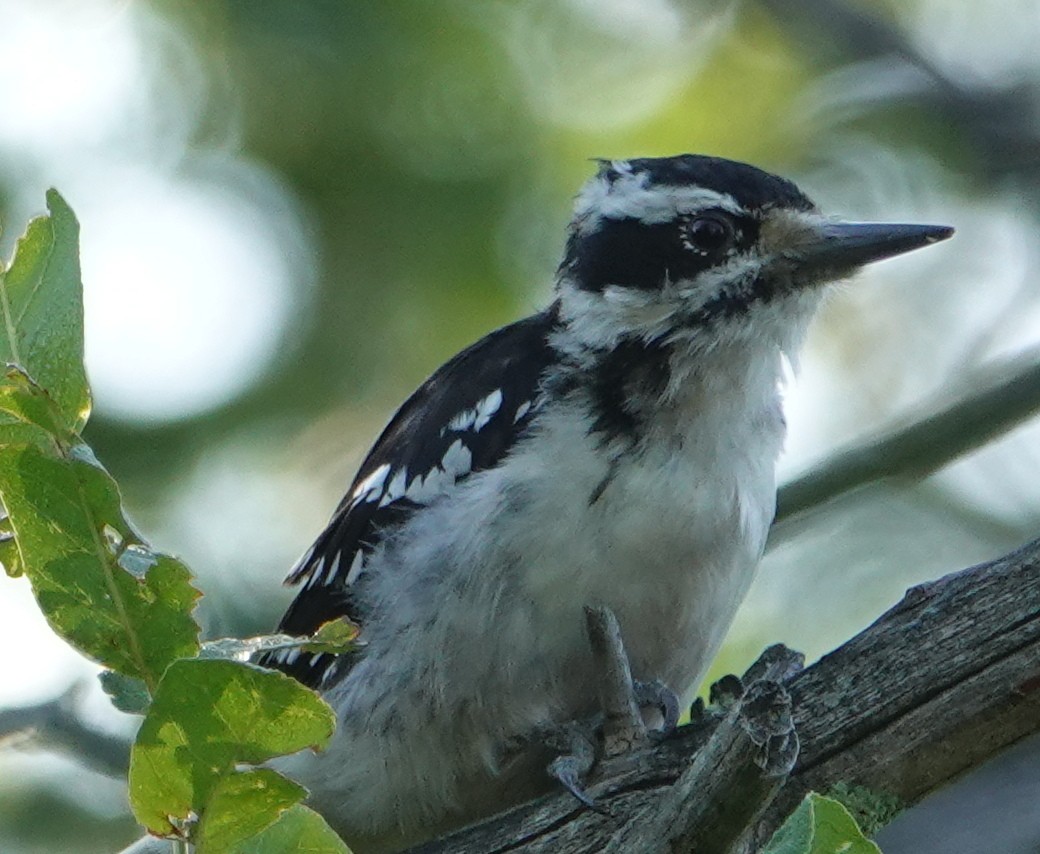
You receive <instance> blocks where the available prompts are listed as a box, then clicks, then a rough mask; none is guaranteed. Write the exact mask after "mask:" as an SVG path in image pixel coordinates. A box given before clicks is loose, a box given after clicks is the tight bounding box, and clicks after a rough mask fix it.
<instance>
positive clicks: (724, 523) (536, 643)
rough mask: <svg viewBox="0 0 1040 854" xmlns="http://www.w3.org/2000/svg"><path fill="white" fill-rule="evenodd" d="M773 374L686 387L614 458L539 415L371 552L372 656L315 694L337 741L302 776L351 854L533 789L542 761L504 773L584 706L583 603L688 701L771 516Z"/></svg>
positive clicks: (721, 377)
mask: <svg viewBox="0 0 1040 854" xmlns="http://www.w3.org/2000/svg"><path fill="white" fill-rule="evenodd" d="M760 355H761V354H759V356H760ZM720 358H721V354H720ZM774 361H775V362H778V359H775V360H769V359H765V360H763V359H761V358H758V359H757V360H749V361H748V362H745V363H744V364H742V365H729V364H724V365H721V366H714V367H713V369H712V370H710V371H707V372H706V374H707V375H708V376H711V377H712V378H713V379H712V385H711V386H705V385H704V384H700V385H698V384H697V381H696V379H695V378H692V379H691V381H690V382H689V383H688V384H687V385H686V387H685V392H684V393H683V394H680V395H678V396H677V397H676V398H675V400H674V401H672V403H671V404H670V405H669V406H668V407H665V408H663V409H662V411H661V413H660V418H658V419H656V420H655V422H654V424H653V425H652V426H651V428H650V429H651V430H652V431H654V432H653V434H652V435H651V436H650V437H649V439H650V441H648V442H647V443H646V444H645V447H643V448H642V449H641V450H638V451H636V452H631V453H627V454H621V455H620V456H618V457H617V458H616V460H615V461H614V462H611V459H610V458H609V456H608V455H606V454H604V452H603V448H602V447H601V445H600V442H601V439H600V438H598V437H597V436H596V435H590V434H589V432H588V419H587V417H585V416H583V414H582V413H581V412H580V411H579V410H577V409H575V410H574V411H568V409H567V408H561V407H554V408H551V409H550V410H549V411H547V413H545V414H544V417H542V418H541V419H540V421H539V427H538V429H539V431H540V433H539V435H538V436H537V437H536V439H535V440H532V441H530V442H527V443H523V444H521V445H520V446H518V448H517V449H516V451H515V452H514V453H513V454H512V455H511V456H510V457H509V458H508V459H507V461H506V462H505V463H504V464H503V465H501V466H499V467H497V468H495V469H491V470H487V471H483V472H479V473H477V474H474V475H472V476H471V477H470V478H468V479H467V480H466V481H465V482H463V483H462V484H460V489H459V490H457V491H456V492H455V493H454V494H453V495H451V496H448V497H446V498H445V499H443V500H440V501H439V502H437V503H435V504H434V505H431V507H429V508H428V509H427V510H425V511H424V512H422V513H420V514H417V515H416V516H415V517H413V521H412V522H411V523H410V524H409V525H408V526H407V528H406V529H405V530H404V531H403V532H402V534H401V536H400V537H399V538H398V539H397V540H396V541H395V542H393V543H392V544H390V545H389V546H388V548H387V549H386V550H384V551H383V552H382V553H380V554H377V555H374V556H373V564H372V566H371V569H370V572H372V578H373V582H372V584H373V588H372V590H371V597H372V605H373V607H374V609H375V615H374V619H373V621H372V622H371V623H370V624H369V625H367V626H366V627H365V630H364V633H363V637H364V638H365V639H366V640H367V642H368V648H367V650H366V653H365V657H364V660H363V661H362V662H361V663H360V664H359V665H358V666H357V667H356V668H355V669H354V670H353V671H352V672H351V674H350V675H349V676H348V677H347V678H346V679H345V680H344V681H343V682H342V683H340V684H338V685H336V686H334V687H333V688H331V689H330V691H329V692H328V699H329V700H330V702H332V704H333V705H334V707H335V708H337V710H338V711H339V714H340V720H341V725H340V729H339V730H338V731H337V735H336V740H335V742H334V744H333V746H332V748H330V750H329V751H328V752H327V753H326V754H325V755H324V756H323V757H322V758H321V759H320V760H318V761H317V762H315V761H314V760H313V759H311V760H310V761H309V762H306V763H303V764H302V765H301V767H300V768H299V769H297V770H302V773H301V774H300V776H301V778H302V779H301V782H303V783H304V784H305V785H309V786H310V787H311V788H312V789H313V790H314V799H315V801H316V803H317V805H318V806H319V807H321V808H322V809H323V810H324V811H325V812H327V813H330V814H331V818H332V820H333V821H334V824H335V826H337V827H338V828H339V829H341V830H343V831H344V832H345V833H346V836H347V839H348V840H349V841H350V842H351V843H352V844H353V845H356V846H359V847H358V849H357V850H365V844H366V843H367V844H368V845H369V847H370V850H381V849H380V845H381V843H380V842H379V840H380V839H383V838H386V834H388V833H391V832H393V833H396V832H398V831H403V833H404V834H405V835H404V836H403V837H399V838H407V836H408V834H409V833H415V834H417V835H418V836H422V835H423V834H424V833H427V832H428V830H429V828H431V827H435V826H438V825H439V824H440V823H441V822H444V823H445V824H446V825H451V824H453V823H457V822H458V821H459V820H460V817H466V818H472V817H475V816H479V815H480V814H482V813H486V812H487V811H488V810H493V809H496V808H501V807H502V806H503V805H504V804H505V803H506V802H508V800H509V799H510V798H516V797H520V796H522V795H523V794H524V792H525V791H527V789H525V786H527V787H528V788H529V787H530V786H535V787H536V788H537V787H538V786H542V785H545V777H544V773H543V770H542V767H543V765H542V764H538V765H535V766H525V771H524V772H523V773H524V775H525V776H524V777H517V776H516V773H517V772H516V771H515V768H513V770H512V771H506V770H505V769H503V767H502V765H501V763H502V761H503V759H504V757H506V756H507V755H508V754H509V752H510V750H515V747H516V744H517V740H518V739H519V738H522V737H524V736H526V735H529V734H530V733H532V732H533V731H534V730H535V728H536V727H538V726H540V725H543V724H546V723H549V722H552V721H557V722H559V721H565V720H569V719H571V718H574V717H575V716H578V715H584V714H587V713H589V712H591V711H593V710H594V708H595V699H594V698H595V689H596V685H595V679H596V674H595V673H594V672H593V671H592V669H591V667H590V663H589V652H588V642H587V639H586V637H585V633H584V621H583V616H582V608H583V606H584V605H586V604H605V605H608V606H610V607H611V608H612V609H613V610H614V612H615V613H616V614H617V616H618V618H619V620H620V622H621V626H622V631H623V634H624V637H625V642H626V644H627V647H628V651H629V655H630V658H631V660H632V665H633V672H634V675H635V676H636V677H637V678H642V679H648V680H650V679H655V678H659V679H662V680H664V681H665V682H666V684H668V685H669V686H670V687H672V688H673V690H676V691H677V692H679V693H681V694H685V695H686V697H687V698H688V697H689V694H690V693H691V692H692V691H693V690H694V689H695V687H696V681H697V680H698V679H699V678H700V677H701V675H702V674H703V671H704V669H705V668H706V666H707V664H708V663H709V661H710V659H711V657H712V656H713V655H714V653H715V652H716V650H717V648H718V645H719V643H720V642H721V640H722V636H723V634H724V632H725V630H726V628H727V627H728V625H729V622H730V620H731V619H732V616H733V613H734V611H735V610H736V607H737V605H738V604H739V602H740V600H741V599H742V598H743V595H744V593H745V591H746V589H747V586H748V584H749V583H750V580H751V577H752V575H753V572H754V568H755V565H756V564H757V562H758V559H759V557H760V556H761V552H762V549H763V546H764V543H765V536H766V532H767V530H768V526H769V522H770V520H771V517H772V513H773V502H774V494H775V488H774V481H773V466H774V462H775V458H776V455H777V453H778V451H779V447H780V442H781V438H782V433H783V422H782V418H781V416H780V411H779V400H778V393H777V388H776V384H777V376H778V371H779V365H778V364H772V362H774ZM764 362H765V363H767V366H768V368H769V369H768V370H766V369H765V367H764V366H763V363H764ZM749 365H757V367H756V368H755V369H754V370H752V368H751V367H749ZM728 369H732V371H733V372H735V373H738V374H740V376H728V375H727V371H728ZM605 480H606V486H605V487H604V486H603V484H604V481H605ZM597 493H598V497H595V500H593V501H591V502H590V498H592V497H594V496H597ZM446 532H447V533H446ZM451 532H456V533H457V536H451V535H450V534H451ZM420 828H422V830H420Z"/></svg>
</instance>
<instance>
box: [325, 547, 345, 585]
mask: <svg viewBox="0 0 1040 854" xmlns="http://www.w3.org/2000/svg"><path fill="white" fill-rule="evenodd" d="M341 557H343V552H336V559H335V560H333V561H332V564H331V565H330V566H329V571H328V572H327V573H326V575H325V584H332V583H333V582H334V581H335V580H336V573H338V572H339V561H340V558H341Z"/></svg>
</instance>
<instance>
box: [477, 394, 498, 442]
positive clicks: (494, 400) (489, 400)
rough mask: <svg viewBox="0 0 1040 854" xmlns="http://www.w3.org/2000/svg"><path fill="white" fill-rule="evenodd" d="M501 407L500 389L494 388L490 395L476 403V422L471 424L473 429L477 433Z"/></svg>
mask: <svg viewBox="0 0 1040 854" xmlns="http://www.w3.org/2000/svg"><path fill="white" fill-rule="evenodd" d="M501 405H502V389H500V388H496V389H495V390H494V391H493V392H491V394H489V395H488V396H487V397H485V398H484V399H483V400H481V401H479V402H478V403H477V407H476V408H477V420H476V421H474V422H473V429H474V430H476V431H477V432H479V431H480V430H482V429H483V428H484V427H485V426H486V425H487V423H488V422H489V421H490V420H491V416H492V415H494V414H495V413H496V412H498V408H499V407H500V406H501Z"/></svg>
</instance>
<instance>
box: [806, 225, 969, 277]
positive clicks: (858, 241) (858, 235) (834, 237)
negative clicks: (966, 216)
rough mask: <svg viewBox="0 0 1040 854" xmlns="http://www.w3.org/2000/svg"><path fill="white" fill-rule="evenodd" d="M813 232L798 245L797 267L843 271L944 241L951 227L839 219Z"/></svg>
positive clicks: (951, 232)
mask: <svg viewBox="0 0 1040 854" xmlns="http://www.w3.org/2000/svg"><path fill="white" fill-rule="evenodd" d="M816 234H817V236H816V238H815V239H813V240H810V241H809V242H808V243H806V244H803V245H801V246H799V247H798V250H797V258H798V266H799V267H804V268H806V269H811V270H813V271H818V272H842V271H851V270H853V269H855V268H856V267H861V266H863V265H864V264H870V263H872V262H874V261H881V260H883V259H885V258H891V257H893V256H894V255H902V254H903V253H904V252H910V251H912V250H914V249H920V248H921V247H922V246H928V245H930V244H932V243H938V242H939V241H940V240H946V238H948V237H949V236H950V235H951V234H953V229H952V228H951V227H950V226H948V225H903V224H895V223H881V222H838V223H826V224H824V225H820V226H817V228H816Z"/></svg>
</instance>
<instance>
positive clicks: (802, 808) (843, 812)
mask: <svg viewBox="0 0 1040 854" xmlns="http://www.w3.org/2000/svg"><path fill="white" fill-rule="evenodd" d="M762 854H881V849H880V848H878V847H877V845H875V844H874V843H873V842H871V841H870V840H869V839H867V838H866V837H865V836H864V835H863V834H862V833H861V832H860V829H859V828H858V827H857V826H856V822H855V820H854V819H853V818H852V816H851V815H850V814H849V811H848V810H847V809H845V807H843V806H842V805H841V804H840V803H839V802H838V801H835V800H832V799H830V798H825V797H823V796H822V795H818V794H816V792H810V793H809V794H808V795H806V796H805V799H804V800H803V801H802V802H801V804H799V806H798V809H796V810H795V811H794V812H793V813H791V815H790V816H788V818H787V821H785V822H784V823H783V826H782V827H781V828H780V829H779V830H778V831H777V832H776V833H775V834H774V836H773V838H772V839H771V840H770V841H769V844H768V845H767V846H766V847H765V848H764V849H763V850H762Z"/></svg>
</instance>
